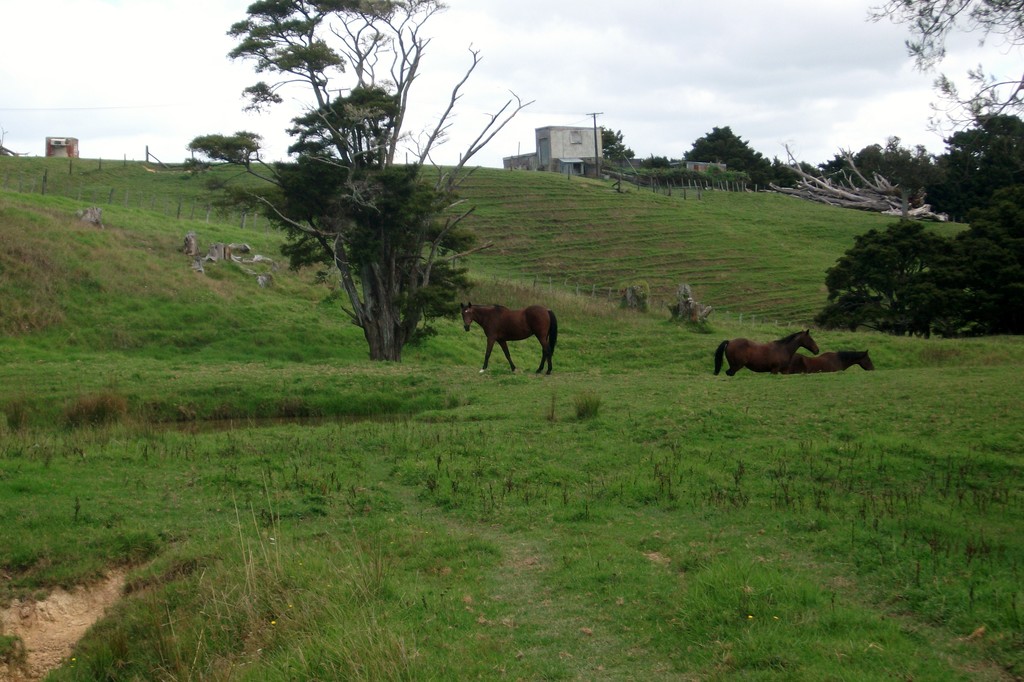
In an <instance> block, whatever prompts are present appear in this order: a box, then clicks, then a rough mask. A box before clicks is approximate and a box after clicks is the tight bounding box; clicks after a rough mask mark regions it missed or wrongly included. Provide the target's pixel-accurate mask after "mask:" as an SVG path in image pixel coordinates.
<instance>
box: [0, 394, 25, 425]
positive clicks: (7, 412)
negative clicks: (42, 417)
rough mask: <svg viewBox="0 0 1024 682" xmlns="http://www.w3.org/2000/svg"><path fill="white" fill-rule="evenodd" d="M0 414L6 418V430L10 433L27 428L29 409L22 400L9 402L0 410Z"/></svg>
mask: <svg viewBox="0 0 1024 682" xmlns="http://www.w3.org/2000/svg"><path fill="white" fill-rule="evenodd" d="M0 412H3V414H4V416H5V417H6V418H7V428H9V429H11V430H12V431H21V430H22V429H24V428H25V427H26V426H28V419H29V407H28V403H27V402H25V401H24V400H20V399H14V400H11V401H10V402H8V403H6V404H5V405H4V406H3V409H0Z"/></svg>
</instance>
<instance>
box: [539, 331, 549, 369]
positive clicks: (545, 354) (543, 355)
mask: <svg viewBox="0 0 1024 682" xmlns="http://www.w3.org/2000/svg"><path fill="white" fill-rule="evenodd" d="M538 340H540V339H539V337H538ZM545 360H546V361H547V363H548V374H551V346H550V345H549V344H546V343H544V342H543V341H541V342H540V366H539V367H537V371H536V374H540V372H541V370H542V369H544V361H545Z"/></svg>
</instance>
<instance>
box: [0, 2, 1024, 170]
mask: <svg viewBox="0 0 1024 682" xmlns="http://www.w3.org/2000/svg"><path fill="white" fill-rule="evenodd" d="M9 4H10V5H11V6H10V7H7V8H5V13H4V20H5V25H7V26H20V27H23V29H24V30H19V31H8V32H6V33H5V39H4V41H3V42H2V43H0V82H3V83H4V89H3V91H2V93H0V130H2V131H3V133H4V144H5V146H7V147H9V148H11V149H14V150H15V151H19V152H28V153H32V154H41V153H42V151H43V144H44V139H45V137H46V136H47V135H67V136H74V137H78V138H79V139H80V144H81V150H82V154H83V155H84V156H87V157H102V158H114V159H120V158H122V157H127V158H129V159H140V158H143V156H144V154H145V149H146V146H147V145H148V146H149V148H150V150H151V152H152V153H153V154H154V155H156V156H157V157H159V158H161V159H163V160H165V161H178V160H181V159H183V158H185V156H186V154H187V152H186V145H187V144H188V142H189V141H190V140H191V139H192V138H193V137H195V136H197V135H201V134H206V133H213V132H224V133H230V132H234V131H236V130H252V131H254V132H258V133H260V134H262V135H263V136H264V140H265V142H266V143H267V148H268V152H269V155H270V157H271V158H280V157H282V156H283V155H284V154H285V150H286V149H287V146H288V144H289V142H290V140H289V139H288V137H287V135H286V133H285V129H286V127H287V126H288V121H289V118H290V117H291V116H293V115H294V114H295V113H297V112H298V111H300V110H301V109H302V106H303V103H302V102H298V101H294V100H291V101H289V102H288V103H287V106H285V107H283V108H282V110H281V111H279V112H277V113H275V114H273V115H254V114H247V113H245V112H243V110H242V109H243V106H244V102H243V100H242V99H241V97H240V93H241V90H242V88H244V87H245V86H247V85H249V84H251V83H252V82H254V81H255V80H256V79H257V77H256V74H255V73H254V72H253V70H252V66H251V64H248V63H246V62H233V61H231V60H229V59H228V58H227V53H228V52H229V51H230V50H231V48H232V47H233V46H234V41H233V40H232V39H231V38H230V37H229V36H227V35H226V34H227V31H228V29H229V28H230V26H231V24H232V23H234V22H235V21H238V20H241V19H243V18H244V17H245V9H246V7H247V6H248V4H249V0H176V1H175V2H173V3H172V2H166V1H165V0H131V2H127V1H123V2H117V1H114V0H52V1H51V2H48V3H45V7H43V9H40V7H41V6H40V5H39V3H9ZM449 4H450V6H451V7H450V9H449V10H448V11H447V12H446V13H444V14H442V15H439V16H437V17H434V19H433V20H432V21H431V24H429V27H430V31H429V33H430V34H431V35H433V36H434V40H433V42H432V43H431V45H430V47H429V51H428V53H427V54H426V56H425V60H424V65H423V72H422V78H421V80H420V81H419V82H418V83H417V87H418V89H417V91H416V92H415V93H414V109H413V117H412V118H413V120H412V129H418V128H422V127H427V126H430V125H431V124H432V123H433V122H434V120H435V117H436V116H437V115H438V114H439V113H440V112H441V111H442V110H443V107H444V106H445V104H446V102H447V98H448V96H449V94H450V88H451V86H452V84H454V83H455V82H456V81H457V80H458V79H459V78H461V76H462V75H463V73H464V71H465V69H466V67H467V66H468V64H469V53H468V51H467V50H468V48H469V46H470V45H472V46H473V47H474V48H475V49H479V50H481V54H482V56H483V61H482V62H481V64H480V65H479V67H478V69H477V71H476V73H474V75H473V77H472V78H471V79H470V81H469V83H468V84H467V87H466V90H465V94H464V97H463V99H462V100H461V101H460V104H459V107H458V109H457V118H456V125H455V126H454V127H453V129H452V134H451V139H450V141H449V142H448V143H447V144H446V145H445V146H443V147H442V148H441V149H440V150H439V153H438V154H437V155H436V157H435V160H437V161H439V162H451V161H453V160H455V159H457V158H458V155H459V153H460V152H461V151H462V150H463V149H464V148H465V146H466V144H467V143H468V142H469V141H470V140H471V139H472V138H473V137H475V136H476V134H477V132H478V131H479V129H480V127H481V126H482V125H483V124H484V123H485V122H486V120H487V117H488V114H489V113H491V112H494V111H496V110H497V109H498V107H500V106H501V105H502V104H503V103H504V102H505V101H506V100H507V99H508V98H509V96H510V94H509V93H510V91H511V92H515V93H516V94H517V95H519V96H521V97H522V98H523V99H525V100H534V104H532V105H531V106H530V107H529V108H528V109H526V110H525V111H524V112H523V113H522V114H520V116H519V117H518V118H517V119H516V120H515V121H513V122H512V123H511V124H510V125H509V126H508V127H507V128H506V129H505V130H503V131H502V132H501V133H500V134H499V135H498V136H497V137H496V138H495V139H494V141H493V142H492V143H491V145H490V146H489V147H488V148H487V149H485V150H484V152H483V153H482V154H481V155H479V156H478V157H477V158H476V159H475V161H476V162H477V163H480V164H482V165H487V166H499V165H500V164H501V158H502V157H503V156H508V155H511V154H516V153H521V152H526V151H532V150H533V144H534V133H533V131H534V129H535V128H537V127H541V126H546V125H583V126H590V125H592V123H593V118H592V117H591V116H589V115H588V114H590V113H592V112H601V115H600V116H598V118H597V122H598V124H599V125H602V126H605V127H608V128H610V129H612V130H617V131H621V132H622V134H623V136H624V141H625V143H626V144H627V146H629V147H631V148H632V149H633V150H634V151H636V152H637V154H638V155H640V156H648V155H651V154H655V155H659V156H661V155H664V156H672V157H678V156H681V155H682V154H683V153H684V152H685V151H687V150H688V149H689V148H690V146H691V145H692V143H693V141H694V140H696V139H697V138H698V137H701V136H703V135H704V134H706V133H708V132H710V130H711V129H712V128H713V127H715V126H726V125H727V126H730V127H731V128H732V130H733V132H735V133H736V134H737V135H739V136H740V137H741V138H743V139H745V140H747V141H748V142H749V144H750V145H751V146H752V147H753V148H754V149H756V150H758V151H760V152H761V153H762V154H764V155H765V156H767V157H769V158H771V157H773V156H780V157H782V156H783V155H784V149H783V145H784V144H789V145H791V147H792V148H793V149H794V150H795V151H796V152H797V153H798V156H799V157H800V158H801V159H802V160H805V161H809V162H811V163H819V162H822V161H825V160H828V159H830V158H831V157H832V156H833V155H834V154H835V153H836V152H837V151H838V150H839V149H840V148H852V149H855V150H856V149H860V148H861V147H863V146H865V145H868V144H874V143H880V144H881V143H884V142H885V140H886V139H887V138H888V137H889V136H892V135H895V136H898V137H900V138H901V139H902V140H903V142H904V144H905V145H915V144H923V145H925V146H926V147H927V148H928V149H929V150H931V151H933V152H941V151H942V150H943V148H944V147H943V144H942V141H941V139H940V138H939V137H938V136H937V135H935V134H934V133H931V132H929V131H928V119H929V116H930V114H931V111H930V109H929V103H930V102H932V101H934V100H935V94H934V91H933V90H932V81H933V79H934V74H922V73H919V72H917V71H916V70H914V68H913V65H912V62H911V61H910V59H909V57H908V56H907V55H906V51H905V48H904V46H903V41H904V40H905V38H906V37H907V36H906V32H905V27H902V26H896V25H892V24H891V23H889V22H886V21H883V22H878V23H871V22H868V21H867V4H865V3H864V2H863V0H831V1H830V2H827V3H825V2H821V1H820V0H785V1H780V2H773V3H766V2H763V0H735V1H734V2H730V3H698V4H694V3H666V2H656V1H655V0H638V1H637V2H634V3H631V4H629V5H628V6H624V5H623V3H622V2H621V1H620V0H559V1H558V2H551V1H550V0H545V1H541V0H519V1H518V2H515V3H510V2H507V1H506V0H449ZM41 35H42V36H45V38H43V39H41V38H40V36H41ZM976 43H977V37H970V36H956V37H955V38H954V39H953V40H952V41H951V42H950V47H951V51H950V56H949V57H948V58H947V60H946V62H944V63H943V65H942V66H943V69H944V70H945V71H946V72H948V73H949V74H950V75H953V76H959V75H962V74H963V73H964V72H965V71H966V69H967V68H971V67H973V66H976V65H977V64H978V63H979V62H983V63H985V64H986V66H989V65H990V64H991V65H993V66H995V67H998V68H1000V69H1003V68H1005V70H1006V71H1008V72H1009V73H1011V74H1012V73H1018V72H1019V70H1020V63H1021V61H1022V59H1021V52H1020V50H1019V49H1013V50H1007V49H1006V48H1005V46H1004V47H1003V48H1002V49H1000V47H999V46H997V45H990V46H988V47H986V48H983V49H979V48H978V47H977V45H976ZM292 94H293V95H294V94H296V91H292Z"/></svg>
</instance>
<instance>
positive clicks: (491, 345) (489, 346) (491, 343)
mask: <svg viewBox="0 0 1024 682" xmlns="http://www.w3.org/2000/svg"><path fill="white" fill-rule="evenodd" d="M493 348H494V339H487V351H486V352H485V353H484V366H483V367H481V368H480V371H481V372H483V371H484V370H486V369H487V363H488V362H490V361H491V349H493Z"/></svg>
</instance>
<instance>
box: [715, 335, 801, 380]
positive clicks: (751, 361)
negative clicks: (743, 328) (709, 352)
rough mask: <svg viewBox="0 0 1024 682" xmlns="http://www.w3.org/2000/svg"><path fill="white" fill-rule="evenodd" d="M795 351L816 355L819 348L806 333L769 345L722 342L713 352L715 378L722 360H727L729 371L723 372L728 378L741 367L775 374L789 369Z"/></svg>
mask: <svg viewBox="0 0 1024 682" xmlns="http://www.w3.org/2000/svg"><path fill="white" fill-rule="evenodd" d="M798 348H806V349H807V350H809V351H811V352H812V353H814V354H815V355H817V353H818V344H816V343H815V342H814V339H812V338H811V332H810V330H809V329H805V330H803V331H801V332H793V333H792V334H790V335H789V336H787V337H786V338H784V339H779V340H778V341H771V342H769V343H758V342H757V341H751V340H749V339H732V340H731V341H730V340H725V341H722V343H721V344H719V346H718V349H717V350H716V351H715V374H718V373H719V372H720V371H721V369H722V358H723V357H724V358H727V359H728V360H729V369H727V370H726V371H725V373H726V374H728V375H729V376H732V375H734V374H736V372H738V371H739V370H741V369H743V368H744V367H746V368H747V369H749V370H751V371H752V372H771V373H772V374H778V373H779V372H784V371H785V370H786V368H787V367H789V361H790V360H791V359H792V357H793V354H794V353H796V351H797V349H798Z"/></svg>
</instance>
